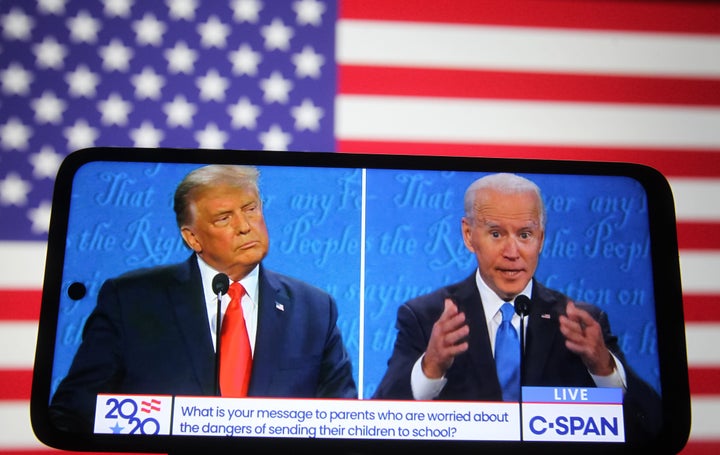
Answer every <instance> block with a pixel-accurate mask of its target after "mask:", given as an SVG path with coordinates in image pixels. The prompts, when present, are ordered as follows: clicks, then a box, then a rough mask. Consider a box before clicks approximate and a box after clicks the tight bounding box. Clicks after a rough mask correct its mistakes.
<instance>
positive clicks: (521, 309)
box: [515, 294, 530, 440]
mask: <svg viewBox="0 0 720 455" xmlns="http://www.w3.org/2000/svg"><path fill="white" fill-rule="evenodd" d="M515 313H517V314H518V316H520V422H521V423H520V439H521V440H522V438H523V436H522V434H523V429H522V382H523V376H524V373H525V316H527V315H528V314H530V298H529V297H528V296H526V295H525V294H520V295H518V296H517V297H515Z"/></svg>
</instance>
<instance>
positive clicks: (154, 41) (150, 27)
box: [132, 13, 167, 46]
mask: <svg viewBox="0 0 720 455" xmlns="http://www.w3.org/2000/svg"><path fill="white" fill-rule="evenodd" d="M132 28H133V30H135V41H137V43H138V44H139V45H141V46H144V45H146V44H149V45H151V46H159V45H160V44H162V36H163V33H165V30H166V29H167V27H166V26H165V23H164V22H161V21H159V20H158V19H157V18H156V17H155V15H154V14H152V13H145V15H144V16H143V18H142V19H141V20H139V21H135V22H133V24H132Z"/></svg>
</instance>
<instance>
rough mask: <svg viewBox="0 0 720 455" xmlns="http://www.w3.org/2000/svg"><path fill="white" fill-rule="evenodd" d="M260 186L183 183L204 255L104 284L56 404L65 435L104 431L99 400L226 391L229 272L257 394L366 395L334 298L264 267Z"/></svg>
mask: <svg viewBox="0 0 720 455" xmlns="http://www.w3.org/2000/svg"><path fill="white" fill-rule="evenodd" d="M257 178H258V171H257V169H255V168H254V167H248V166H223V165H211V166H205V167H201V168H198V169H196V170H194V171H192V172H190V173H189V174H188V175H187V176H186V177H185V178H184V180H183V181H182V182H181V183H180V184H179V185H178V187H177V189H176V192H175V198H174V210H175V214H176V219H177V224H178V227H179V228H180V232H181V234H182V237H183V239H184V240H185V243H186V244H187V245H188V246H189V247H190V248H191V249H192V250H193V253H192V255H191V256H190V257H189V258H188V259H187V260H186V261H184V262H182V263H179V264H174V265H168V266H161V267H156V268H151V269H143V270H137V271H133V272H129V273H127V274H124V275H122V276H120V277H118V278H113V279H109V280H107V281H106V282H105V283H104V284H103V286H102V288H101V290H100V292H99V294H98V302H97V306H96V308H95V309H94V310H93V312H92V314H91V315H90V317H89V318H88V321H87V323H86V325H85V328H84V332H83V341H82V343H81V345H80V347H79V349H78V352H77V354H76V355H75V358H74V360H73V363H72V365H71V367H70V370H69V372H68V374H67V376H66V377H65V378H64V379H63V381H62V382H61V383H60V385H59V386H58V389H57V391H56V393H55V394H54V396H53V399H52V402H51V415H52V416H53V421H54V423H55V424H56V425H57V426H58V427H59V428H61V429H65V430H70V431H92V428H93V418H94V410H95V401H96V395H97V394H98V393H117V394H133V393H136V394H171V395H215V394H218V386H217V373H216V354H215V351H216V349H215V346H216V344H217V343H216V337H215V335H216V333H217V330H216V325H217V324H216V320H217V294H216V293H215V291H213V287H212V282H213V278H214V277H215V276H216V275H217V274H218V273H224V274H226V275H227V276H228V277H229V280H230V282H240V283H241V284H242V285H243V287H244V288H245V290H246V295H245V296H244V297H243V300H242V305H243V311H244V313H245V318H246V320H247V328H248V334H249V339H250V344H251V349H252V353H253V354H252V357H253V362H252V375H251V378H250V384H249V389H248V395H249V396H266V397H295V398H297V397H302V398H357V388H356V385H355V381H354V379H353V376H352V364H351V359H350V357H349V355H348V353H347V351H346V349H345V346H344V343H343V340H342V337H341V334H340V331H339V329H338V327H337V325H336V322H337V316H338V312H337V307H336V303H335V301H334V299H333V298H332V297H331V296H330V295H329V294H328V293H326V292H324V291H322V290H320V289H318V288H315V287H313V286H311V285H309V284H307V283H304V282H302V281H299V280H297V279H294V278H291V277H288V276H284V275H281V274H278V273H275V272H273V271H270V270H268V269H266V268H265V267H263V265H262V263H261V261H262V260H263V258H265V256H266V255H267V253H268V247H269V238H268V231H267V227H266V225H265V219H264V216H263V211H262V202H261V198H260V191H259V188H258V184H257ZM228 300H229V297H227V296H225V297H224V299H223V301H222V309H221V313H224V311H225V308H226V307H227V305H228Z"/></svg>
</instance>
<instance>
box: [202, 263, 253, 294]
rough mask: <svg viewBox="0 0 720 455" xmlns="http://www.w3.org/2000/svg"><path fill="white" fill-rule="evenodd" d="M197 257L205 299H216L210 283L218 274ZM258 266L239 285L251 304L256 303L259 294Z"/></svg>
mask: <svg viewBox="0 0 720 455" xmlns="http://www.w3.org/2000/svg"><path fill="white" fill-rule="evenodd" d="M196 256H197V261H198V267H199V268H200V276H201V277H202V284H203V291H204V293H205V298H206V300H207V298H208V297H210V298H212V297H217V296H216V295H215V293H214V292H213V289H212V281H213V278H215V275H217V274H218V273H220V272H218V271H217V270H215V269H214V268H212V267H210V265H208V263H207V262H205V261H204V260H203V259H202V258H201V257H200V256H198V255H196ZM259 277H260V264H258V265H256V266H255V268H253V269H252V271H250V273H248V274H247V275H245V277H244V278H243V279H242V280H240V284H242V285H243V287H244V288H245V292H247V294H248V297H250V299H251V300H252V301H253V302H257V301H258V300H257V297H258V294H259V293H260V290H259V282H260V279H259Z"/></svg>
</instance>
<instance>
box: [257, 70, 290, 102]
mask: <svg viewBox="0 0 720 455" xmlns="http://www.w3.org/2000/svg"><path fill="white" fill-rule="evenodd" d="M260 87H261V88H262V90H263V99H264V100H265V102H266V103H268V104H269V103H272V102H278V103H282V104H285V103H287V101H288V97H289V94H290V90H292V87H293V83H292V81H291V80H289V79H285V78H283V77H282V74H280V73H279V72H277V71H273V72H272V74H270V77H269V78H267V79H263V80H261V81H260Z"/></svg>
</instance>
